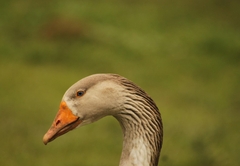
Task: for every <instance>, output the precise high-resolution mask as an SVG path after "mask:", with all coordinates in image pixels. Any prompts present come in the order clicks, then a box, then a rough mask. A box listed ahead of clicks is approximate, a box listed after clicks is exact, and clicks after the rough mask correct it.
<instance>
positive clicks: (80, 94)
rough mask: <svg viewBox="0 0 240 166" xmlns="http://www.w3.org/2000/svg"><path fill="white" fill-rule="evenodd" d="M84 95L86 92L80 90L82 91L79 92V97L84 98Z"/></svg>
mask: <svg viewBox="0 0 240 166" xmlns="http://www.w3.org/2000/svg"><path fill="white" fill-rule="evenodd" d="M84 93H85V92H84V91H81V90H80V91H77V96H83V95H84Z"/></svg>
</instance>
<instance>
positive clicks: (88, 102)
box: [43, 74, 124, 144]
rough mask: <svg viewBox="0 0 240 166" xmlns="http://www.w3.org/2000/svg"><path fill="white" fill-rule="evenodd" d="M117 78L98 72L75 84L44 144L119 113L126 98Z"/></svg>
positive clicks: (44, 138) (61, 105) (68, 93)
mask: <svg viewBox="0 0 240 166" xmlns="http://www.w3.org/2000/svg"><path fill="white" fill-rule="evenodd" d="M114 77H117V75H116V76H114V75H111V76H110V75H105V74H96V75H92V76H89V77H86V78H84V79H82V80H80V81H78V82H76V83H75V84H74V85H72V86H71V87H70V88H69V89H68V90H67V91H66V92H65V94H64V96H63V98H62V101H61V103H60V107H59V111H58V113H57V115H56V117H55V119H54V121H53V123H52V125H51V127H50V129H49V130H48V132H47V133H46V134H45V135H44V137H43V142H44V144H47V143H48V142H51V141H53V140H54V139H55V138H57V137H59V136H61V135H63V134H65V133H67V132H68V131H70V130H72V129H74V128H76V127H78V126H83V125H86V124H90V123H93V122H95V121H97V120H99V119H101V118H102V117H105V116H107V115H113V116H114V115H115V114H116V113H117V112H119V110H120V109H121V105H122V103H123V99H124V98H123V97H122V94H123V93H121V92H122V91H123V88H122V86H121V85H120V84H119V83H118V82H117V81H116V80H115V79H114Z"/></svg>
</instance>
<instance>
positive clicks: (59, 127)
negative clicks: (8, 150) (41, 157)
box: [43, 74, 163, 166]
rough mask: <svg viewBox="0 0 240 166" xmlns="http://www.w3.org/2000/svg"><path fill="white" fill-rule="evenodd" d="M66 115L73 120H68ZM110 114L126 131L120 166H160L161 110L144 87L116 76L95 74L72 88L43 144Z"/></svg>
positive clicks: (64, 98) (67, 92)
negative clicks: (79, 93) (79, 94)
mask: <svg viewBox="0 0 240 166" xmlns="http://www.w3.org/2000/svg"><path fill="white" fill-rule="evenodd" d="M79 91H81V94H83V95H81V96H80V97H79V96H78V95H77V94H78V93H77V92H79ZM65 113H67V117H71V118H70V119H64V117H65V116H64V115H63V114H65ZM107 115H112V116H114V117H115V118H116V119H117V120H118V121H119V123H120V125H121V127H122V130H123V135H124V140H123V150H122V155H121V160H120V166H157V165H158V160H159V156H160V151H161V148H162V143H163V125H162V119H161V114H160V112H159V110H158V107H157V106H156V104H155V102H154V101H153V100H152V98H151V97H150V96H148V94H147V93H145V91H143V90H142V89H141V88H140V87H138V86H137V85H135V84H134V83H133V82H131V81H129V80H128V79H126V78H124V77H122V76H119V75H116V74H95V75H91V76H88V77H86V78H83V79H81V80H80V81H78V82H77V83H75V84H74V85H72V86H71V87H70V88H69V89H68V90H67V91H66V93H65V94H64V96H63V99H62V102H61V104H60V110H59V112H58V114H57V116H56V118H55V120H54V122H53V124H52V126H51V127H50V129H49V131H48V132H47V133H46V134H45V136H44V138H43V142H44V143H45V144H47V143H48V142H50V141H52V140H54V139H55V138H57V137H58V136H60V135H62V134H65V133H66V132H68V131H70V130H72V129H74V128H75V127H76V126H83V125H86V124H90V123H93V122H94V121H97V120H99V119H101V118H102V117H104V116H107ZM61 118H62V119H61Z"/></svg>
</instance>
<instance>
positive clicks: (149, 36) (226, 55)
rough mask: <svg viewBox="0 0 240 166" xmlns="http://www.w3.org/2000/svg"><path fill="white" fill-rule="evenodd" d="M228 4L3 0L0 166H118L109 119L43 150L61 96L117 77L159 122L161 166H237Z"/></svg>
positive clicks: (237, 80)
mask: <svg viewBox="0 0 240 166" xmlns="http://www.w3.org/2000/svg"><path fill="white" fill-rule="evenodd" d="M239 5H240V4H239V2H238V1H237V0H235V1H234V0H233V1H231V2H230V1H226V0H223V1H215V0H211V1H201V2H192V1H188V0H184V1H176V0H173V1H155V0H152V1H150V2H144V1H136V2H135V1H120V0H113V1H112V0H111V1H108V0H104V1H91V0H83V1H56V0H54V1H51V2H49V1H41V2H40V1H39V2H35V1H30V0H29V1H11V0H10V1H6V2H4V3H2V4H1V5H0V14H1V19H0V90H1V93H0V110H1V111H0V134H1V139H0V141H1V150H0V156H1V157H0V165H8V166H17V165H36V166H43V165H44V166H45V165H59V166H62V165H72V166H74V165H84V166H92V165H103V166H110V165H118V163H119V158H120V154H121V146H122V133H121V129H120V126H119V125H118V123H117V121H116V120H115V119H113V118H111V117H108V118H105V119H102V120H100V121H98V122H96V123H94V124H91V125H88V126H85V127H83V128H79V129H76V130H74V131H72V132H70V133H68V134H66V135H64V136H62V137H60V138H58V139H56V140H55V141H54V142H52V143H50V144H49V145H47V146H44V145H43V143H42V137H43V135H44V134H45V132H46V131H47V130H48V128H49V127H50V125H51V123H52V121H53V119H54V116H55V114H56V112H57V110H58V106H59V102H60V100H61V98H62V95H63V94H64V92H65V91H66V89H67V88H68V87H69V86H71V85H72V84H73V83H75V82H76V81H77V80H79V79H81V78H83V77H85V76H87V75H90V74H93V73H102V72H108V73H118V74H120V75H123V76H125V77H127V78H129V79H131V80H132V81H134V82H135V83H136V84H138V85H139V86H141V87H142V88H143V89H144V90H146V91H147V92H148V93H149V94H150V96H152V98H153V99H154V100H155V101H156V103H157V105H158V107H159V108H160V111H161V114H162V118H163V123H164V144H163V149H162V152H161V158H160V163H159V165H161V166H172V165H176V166H186V165H193V166H202V165H205V166H229V165H231V166H238V165H240V159H239V154H240V146H239V140H240V132H239V128H240V124H239V115H240V112H239V110H240V95H239V94H240V88H239V84H240V40H239V39H240V31H239V29H240V24H239V17H240V11H239V7H238V6H239Z"/></svg>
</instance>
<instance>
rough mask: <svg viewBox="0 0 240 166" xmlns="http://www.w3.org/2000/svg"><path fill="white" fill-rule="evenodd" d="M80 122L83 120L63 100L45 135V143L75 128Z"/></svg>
mask: <svg viewBox="0 0 240 166" xmlns="http://www.w3.org/2000/svg"><path fill="white" fill-rule="evenodd" d="M80 123H81V121H80V120H79V117H78V116H76V115H73V113H72V111H71V110H70V109H69V108H68V106H67V104H66V103H65V102H64V101H62V102H61V104H60V108H59V111H58V113H57V115H56V117H55V119H54V121H53V123H52V126H51V127H50V129H49V130H48V131H47V133H46V134H45V135H44V137H43V143H44V144H45V145H47V143H48V142H51V141H53V140H54V139H56V138H57V137H59V136H61V135H63V134H65V133H67V132H68V131H70V130H73V129H74V128H76V127H77V126H78V125H79V124H80Z"/></svg>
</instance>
